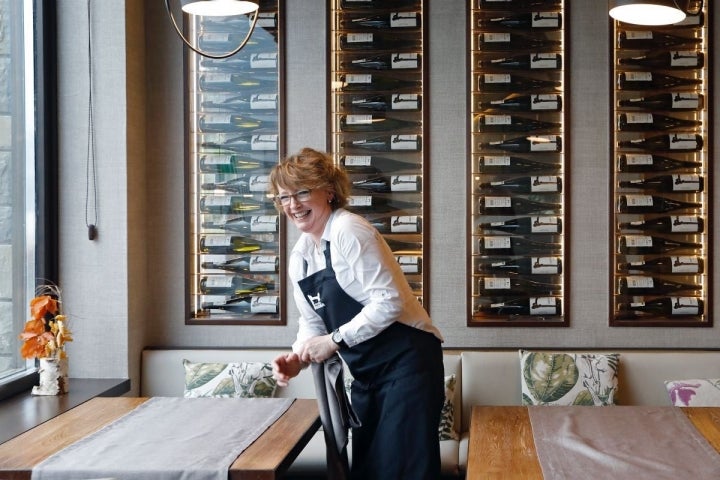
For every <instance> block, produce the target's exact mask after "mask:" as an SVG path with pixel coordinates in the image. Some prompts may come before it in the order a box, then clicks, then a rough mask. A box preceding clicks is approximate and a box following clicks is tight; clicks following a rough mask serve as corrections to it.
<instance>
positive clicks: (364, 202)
mask: <svg viewBox="0 0 720 480" xmlns="http://www.w3.org/2000/svg"><path fill="white" fill-rule="evenodd" d="M421 206H422V205H421V204H420V203H417V202H408V201H404V200H396V199H394V198H393V199H388V198H383V197H378V196H373V195H350V196H349V197H348V208H350V209H352V210H354V211H356V212H358V213H363V214H372V213H390V212H395V211H401V212H407V211H413V210H418V209H420V207H421Z"/></svg>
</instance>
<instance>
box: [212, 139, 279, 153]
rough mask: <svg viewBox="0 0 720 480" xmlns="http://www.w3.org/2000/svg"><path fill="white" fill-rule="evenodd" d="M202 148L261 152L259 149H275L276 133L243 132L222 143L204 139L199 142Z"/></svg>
mask: <svg viewBox="0 0 720 480" xmlns="http://www.w3.org/2000/svg"><path fill="white" fill-rule="evenodd" d="M200 146H201V147H202V148H203V149H206V150H212V151H214V152H217V151H223V152H235V153H248V152H261V151H277V149H278V135H277V134H263V135H261V134H252V135H248V134H243V135H238V136H237V137H233V138H229V139H227V140H225V141H223V142H222V143H220V142H216V141H210V140H209V141H204V142H202V143H201V144H200Z"/></svg>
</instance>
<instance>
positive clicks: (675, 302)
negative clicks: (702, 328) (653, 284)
mask: <svg viewBox="0 0 720 480" xmlns="http://www.w3.org/2000/svg"><path fill="white" fill-rule="evenodd" d="M671 298H672V308H671V310H670V315H701V314H702V313H703V312H701V311H700V302H699V301H698V299H697V298H696V297H671Z"/></svg>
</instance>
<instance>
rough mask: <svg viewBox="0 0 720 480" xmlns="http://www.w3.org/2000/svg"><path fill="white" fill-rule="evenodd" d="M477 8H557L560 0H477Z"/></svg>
mask: <svg viewBox="0 0 720 480" xmlns="http://www.w3.org/2000/svg"><path fill="white" fill-rule="evenodd" d="M477 3H478V8H480V9H481V10H508V11H516V10H518V9H528V8H548V9H549V8H558V7H560V6H561V1H560V0H477Z"/></svg>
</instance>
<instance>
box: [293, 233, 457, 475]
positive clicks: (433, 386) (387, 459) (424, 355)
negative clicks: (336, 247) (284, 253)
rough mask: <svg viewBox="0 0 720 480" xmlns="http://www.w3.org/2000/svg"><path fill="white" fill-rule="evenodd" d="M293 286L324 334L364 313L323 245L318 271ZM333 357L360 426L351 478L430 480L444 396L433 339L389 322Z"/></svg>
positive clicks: (435, 469) (435, 472)
mask: <svg viewBox="0 0 720 480" xmlns="http://www.w3.org/2000/svg"><path fill="white" fill-rule="evenodd" d="M306 269H307V265H306ZM298 285H299V287H300V290H301V291H302V292H303V295H305V299H306V300H307V301H308V303H309V304H310V306H311V307H312V308H313V309H314V310H315V312H316V313H317V314H318V315H319V316H320V317H321V318H322V319H323V322H324V323H325V327H326V328H327V330H328V332H332V331H333V330H335V329H336V328H338V327H340V326H341V325H344V324H346V323H347V322H349V321H350V320H352V319H353V318H354V317H355V316H356V315H357V314H358V313H359V312H360V310H362V308H363V305H362V304H361V303H360V302H358V301H357V300H355V299H354V298H352V297H351V296H350V295H348V294H347V293H346V292H345V290H343V289H342V287H341V286H340V284H339V283H338V281H337V278H336V276H335V270H334V269H333V267H332V261H331V256H330V244H329V243H326V245H325V269H323V270H320V271H318V272H315V273H313V274H312V275H309V276H306V277H305V278H304V279H302V280H300V281H299V282H298ZM340 355H341V356H342V358H343V360H344V361H345V363H347V365H348V368H349V369H350V373H351V374H352V376H353V377H354V381H353V385H352V405H353V409H354V410H355V412H356V413H357V415H358V418H359V420H360V422H361V423H362V426H361V427H358V428H354V429H353V440H352V452H353V456H352V476H353V478H356V479H363V480H365V479H370V478H372V479H374V480H383V479H388V480H400V479H407V480H425V479H426V480H437V479H438V478H439V477H440V446H439V440H438V426H439V424H440V412H441V409H442V404H443V400H444V396H445V391H444V382H443V363H442V349H441V346H440V341H439V340H438V339H437V337H435V336H434V335H433V334H431V333H429V332H425V331H421V330H418V329H416V328H413V327H410V326H408V325H405V324H402V323H399V322H395V323H393V324H391V325H390V326H389V327H387V328H386V329H385V330H383V331H382V332H381V333H379V334H378V335H376V336H375V337H373V338H371V339H368V340H366V341H364V342H362V343H359V344H357V345H355V346H353V347H352V348H348V347H342V348H341V349H340Z"/></svg>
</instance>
